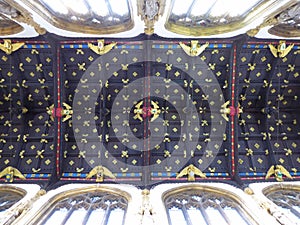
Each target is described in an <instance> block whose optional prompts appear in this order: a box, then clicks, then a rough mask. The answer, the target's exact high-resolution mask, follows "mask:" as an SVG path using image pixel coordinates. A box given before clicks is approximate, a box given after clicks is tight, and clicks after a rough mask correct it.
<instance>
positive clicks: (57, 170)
mask: <svg viewBox="0 0 300 225" xmlns="http://www.w3.org/2000/svg"><path fill="white" fill-rule="evenodd" d="M56 54H57V56H56V57H57V58H56V63H57V107H58V108H60V107H61V102H60V97H61V96H60V93H61V89H60V48H58V49H57V53H56ZM56 119H57V148H56V174H57V176H59V171H60V167H59V161H60V159H59V153H60V133H61V130H60V129H61V127H60V124H61V118H60V117H56Z"/></svg>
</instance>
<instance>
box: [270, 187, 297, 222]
mask: <svg viewBox="0 0 300 225" xmlns="http://www.w3.org/2000/svg"><path fill="white" fill-rule="evenodd" d="M265 195H266V196H267V198H268V199H270V200H271V201H272V202H274V203H275V204H276V205H278V206H279V207H281V209H282V210H283V211H284V213H285V214H286V215H287V216H288V217H289V218H291V219H293V220H294V221H299V220H300V190H296V189H292V188H291V189H277V190H273V191H270V192H268V193H265Z"/></svg>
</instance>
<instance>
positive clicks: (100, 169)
mask: <svg viewBox="0 0 300 225" xmlns="http://www.w3.org/2000/svg"><path fill="white" fill-rule="evenodd" d="M95 175H96V182H103V180H104V176H108V177H110V178H113V179H116V177H115V176H114V175H113V173H112V172H111V171H110V170H109V169H107V168H106V167H104V166H101V165H100V166H96V167H95V168H93V169H92V170H91V171H90V172H89V174H88V175H87V176H86V178H87V179H90V178H92V177H93V176H95Z"/></svg>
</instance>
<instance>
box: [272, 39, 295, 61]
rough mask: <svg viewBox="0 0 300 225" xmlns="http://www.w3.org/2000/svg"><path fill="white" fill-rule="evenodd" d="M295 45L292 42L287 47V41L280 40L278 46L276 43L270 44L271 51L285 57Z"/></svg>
mask: <svg viewBox="0 0 300 225" xmlns="http://www.w3.org/2000/svg"><path fill="white" fill-rule="evenodd" d="M293 47H294V44H291V45H289V46H288V47H286V43H285V41H279V45H278V46H277V48H276V47H275V46H274V45H272V44H269V48H270V51H271V53H272V54H273V55H274V57H276V58H277V57H279V58H283V57H285V56H286V55H287V54H289V52H290V51H291V50H292V49H293Z"/></svg>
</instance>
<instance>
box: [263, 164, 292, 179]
mask: <svg viewBox="0 0 300 225" xmlns="http://www.w3.org/2000/svg"><path fill="white" fill-rule="evenodd" d="M272 175H274V176H275V179H276V180H277V181H280V182H281V181H283V175H284V176H286V177H287V178H290V179H293V177H292V176H291V174H290V173H289V171H287V170H286V169H285V168H284V167H283V166H282V165H275V166H274V165H273V166H271V167H270V169H269V170H268V172H267V175H266V177H265V179H269V178H270V177H271V176H272Z"/></svg>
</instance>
